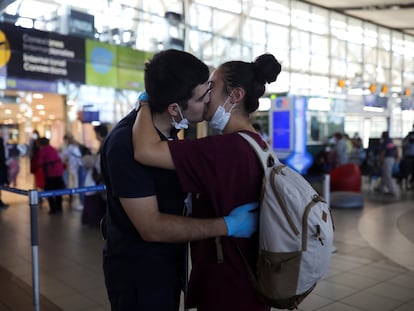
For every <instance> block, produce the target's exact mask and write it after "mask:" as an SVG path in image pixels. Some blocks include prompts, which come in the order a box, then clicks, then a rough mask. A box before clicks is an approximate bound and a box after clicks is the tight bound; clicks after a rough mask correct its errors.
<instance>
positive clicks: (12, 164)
mask: <svg viewBox="0 0 414 311" xmlns="http://www.w3.org/2000/svg"><path fill="white" fill-rule="evenodd" d="M19 157H20V151H19V150H18V149H17V148H12V149H11V150H10V151H9V158H8V159H7V166H8V176H9V183H10V186H12V187H17V175H18V174H19V171H20V163H19Z"/></svg>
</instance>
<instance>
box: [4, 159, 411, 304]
mask: <svg viewBox="0 0 414 311" xmlns="http://www.w3.org/2000/svg"><path fill="white" fill-rule="evenodd" d="M22 172H27V170H25V167H24V165H23V166H22ZM18 188H21V189H25V190H27V189H30V188H31V176H30V175H29V174H24V173H21V176H20V178H19V183H18ZM364 188H365V189H364V201H365V206H364V208H363V209H353V210H350V209H348V210H343V209H342V210H340V209H335V210H333V213H334V219H335V226H336V232H335V246H336V248H337V251H336V253H334V254H333V257H332V261H331V265H330V269H329V271H328V273H327V275H326V276H325V278H324V279H323V280H322V281H320V282H319V283H318V285H317V287H316V289H315V290H314V291H313V293H312V294H311V295H310V296H309V297H308V298H307V299H306V300H305V301H304V302H303V303H302V304H301V306H300V308H299V310H303V311H311V310H321V311H322V310H323V311H356V310H368V311H371V310H372V311H386V310H396V311H412V310H414V225H413V224H414V190H409V191H402V192H401V197H400V198H399V199H394V198H389V197H386V196H381V195H378V194H376V193H373V192H372V191H371V190H370V189H369V188H370V187H368V183H367V182H364ZM2 199H3V201H4V202H6V203H9V204H10V207H9V208H8V209H6V210H0V311H3V310H18V311H20V310H31V309H33V299H32V247H31V235H30V210H29V207H28V198H27V197H24V196H21V195H17V194H14V193H8V192H5V191H2ZM38 223H39V230H38V231H39V246H38V258H39V284H40V294H41V298H40V309H41V310H76V311H79V310H110V307H109V304H108V300H107V297H106V292H105V286H104V280H103V275H102V269H101V249H102V239H101V237H100V234H99V231H98V229H97V228H92V227H88V226H85V225H82V224H81V212H80V211H77V210H72V209H70V208H69V207H68V206H67V203H66V202H65V205H64V211H63V213H62V214H59V215H49V214H48V208H47V204H45V206H44V207H39V209H38ZM229 311H232V310H229ZM246 311H248V310H246Z"/></svg>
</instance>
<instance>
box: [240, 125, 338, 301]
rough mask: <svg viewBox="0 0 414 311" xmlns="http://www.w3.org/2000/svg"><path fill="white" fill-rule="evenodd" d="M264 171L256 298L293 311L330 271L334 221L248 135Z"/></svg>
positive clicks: (300, 180)
mask: <svg viewBox="0 0 414 311" xmlns="http://www.w3.org/2000/svg"><path fill="white" fill-rule="evenodd" d="M239 134H240V135H241V136H242V137H243V138H244V139H245V140H247V141H248V142H249V144H250V145H251V146H252V147H253V148H254V150H255V151H256V154H257V155H258V157H259V159H260V162H261V163H262V165H263V169H264V177H263V178H264V180H263V188H262V198H261V201H260V209H259V213H260V216H259V217H260V218H259V219H260V220H259V256H258V262H257V270H256V271H255V272H253V271H251V269H250V267H249V270H250V274H251V279H252V281H253V284H254V287H255V289H256V292H257V295H258V298H259V300H260V301H262V302H263V303H265V304H267V305H270V306H272V307H275V308H279V309H295V308H297V306H298V305H299V303H301V302H302V300H303V299H304V298H305V297H306V296H307V295H308V294H309V293H310V292H311V291H312V290H313V289H314V288H315V286H316V283H317V282H318V281H319V280H320V279H321V278H322V277H323V275H324V274H325V272H326V271H327V269H328V266H329V261H330V258H331V254H332V250H333V231H334V227H333V220H332V215H331V211H330V209H329V206H328V204H327V203H326V202H325V201H324V199H323V198H322V197H321V196H320V195H319V194H318V193H317V192H316V191H315V190H314V189H313V187H312V186H311V185H310V184H309V182H308V181H307V180H306V179H305V178H304V177H303V176H302V175H300V174H299V173H298V172H296V171H295V170H293V169H291V168H290V167H288V166H285V165H283V164H282V163H280V161H279V160H278V158H277V156H276V154H275V153H274V152H273V151H271V150H270V147H269V146H268V145H267V150H262V148H261V147H260V145H259V144H258V143H257V142H256V140H255V139H254V138H252V137H251V136H250V135H248V134H247V133H241V132H240V133H239Z"/></svg>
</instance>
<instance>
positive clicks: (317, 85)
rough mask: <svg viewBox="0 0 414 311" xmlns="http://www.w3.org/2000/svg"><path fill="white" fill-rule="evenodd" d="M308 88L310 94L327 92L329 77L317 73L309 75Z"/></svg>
mask: <svg viewBox="0 0 414 311" xmlns="http://www.w3.org/2000/svg"><path fill="white" fill-rule="evenodd" d="M310 90H311V94H320V95H325V94H326V95H327V94H329V77H327V76H317V75H312V76H310Z"/></svg>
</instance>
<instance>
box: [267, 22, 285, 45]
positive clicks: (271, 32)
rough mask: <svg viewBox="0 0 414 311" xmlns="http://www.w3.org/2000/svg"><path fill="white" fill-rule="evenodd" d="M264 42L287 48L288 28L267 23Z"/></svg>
mask: <svg viewBox="0 0 414 311" xmlns="http://www.w3.org/2000/svg"><path fill="white" fill-rule="evenodd" d="M266 26H267V37H268V40H267V42H266V44H267V45H268V46H272V47H273V46H274V47H277V48H283V49H286V50H288V49H289V45H290V42H289V28H287V27H284V26H279V25H275V24H270V23H268V24H267V25H266Z"/></svg>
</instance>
